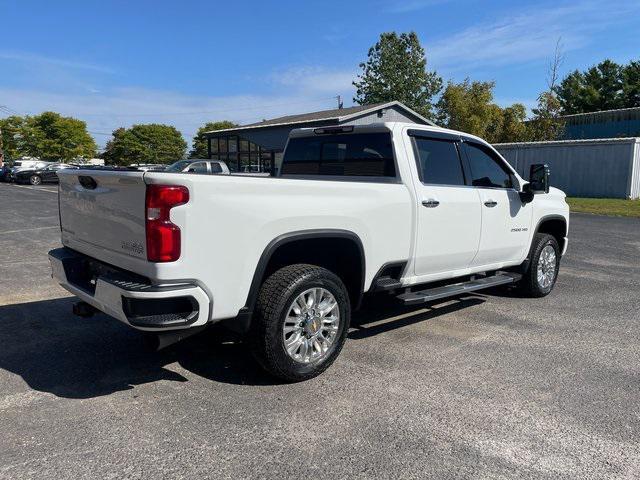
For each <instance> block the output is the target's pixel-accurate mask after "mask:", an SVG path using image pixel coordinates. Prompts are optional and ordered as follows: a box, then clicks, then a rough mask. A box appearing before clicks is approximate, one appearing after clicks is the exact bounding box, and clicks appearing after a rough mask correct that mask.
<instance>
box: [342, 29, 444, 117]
mask: <svg viewBox="0 0 640 480" xmlns="http://www.w3.org/2000/svg"><path fill="white" fill-rule="evenodd" d="M360 68H361V69H362V72H361V73H360V74H359V75H358V78H357V79H356V81H354V82H353V85H354V86H355V87H356V96H355V97H354V98H353V101H354V102H356V103H358V104H360V105H366V104H371V103H379V102H390V101H393V100H398V101H400V102H402V103H404V104H405V105H407V106H408V107H409V108H412V109H413V110H415V111H416V112H418V113H420V114H421V115H424V116H426V117H430V116H431V115H432V110H433V103H432V99H433V97H434V96H435V95H437V94H438V93H439V92H440V90H441V89H442V79H441V78H440V77H439V76H438V75H437V74H436V73H435V72H429V71H427V59H426V57H425V53H424V49H423V48H422V46H421V45H420V41H419V40H418V36H417V35H416V34H415V32H410V33H402V34H400V35H398V34H397V33H395V32H387V33H383V34H381V35H380V40H378V42H377V43H376V44H375V45H374V46H373V47H371V48H370V49H369V53H368V58H367V61H366V62H364V63H361V64H360Z"/></svg>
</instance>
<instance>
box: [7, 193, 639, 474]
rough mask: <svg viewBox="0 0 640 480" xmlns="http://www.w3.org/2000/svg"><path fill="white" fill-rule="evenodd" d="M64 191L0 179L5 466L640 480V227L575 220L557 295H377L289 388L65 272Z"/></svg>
mask: <svg viewBox="0 0 640 480" xmlns="http://www.w3.org/2000/svg"><path fill="white" fill-rule="evenodd" d="M55 192H56V188H55V186H43V187H30V186H25V187H18V186H14V185H7V184H0V254H1V257H0V325H1V327H2V328H1V329H0V433H1V434H0V478H16V479H18V478H19V479H25V478H57V479H63V478H74V479H76V478H95V477H98V478H123V477H128V478H136V477H186V478H198V477H210V478H227V477H228V478H230V477H234V478H238V477H259V478H267V477H269V478H276V477H278V478H282V477H303V476H304V477H306V476H309V477H311V476H313V477H323V478H333V477H340V478H344V477H361V478H427V477H432V478H505V477H508V478H550V477H553V478H639V477H640V221H639V220H637V219H623V218H612V217H598V216H587V215H573V216H572V224H571V231H570V237H571V241H570V246H569V253H568V255H567V256H566V257H565V258H564V259H563V264H562V267H561V272H560V277H559V280H558V284H557V286H556V289H555V290H554V292H553V293H552V294H551V295H550V296H548V297H546V298H544V299H538V300H533V299H524V298H518V297H517V296H514V295H513V294H509V293H508V292H503V291H492V292H489V293H488V294H483V295H474V296H469V297H466V298H463V299H460V300H455V301H449V302H446V303H442V304H439V305H435V306H433V308H429V309H417V310H416V309H406V308H405V309H398V308H397V307H395V306H394V305H392V304H390V303H389V302H388V301H383V300H379V301H376V302H374V303H371V304H369V305H368V306H367V308H366V309H365V310H364V311H363V312H361V313H359V314H358V315H357V317H356V318H355V319H354V323H356V325H355V328H353V329H352V331H351V333H350V340H349V341H348V342H347V344H346V346H345V348H344V350H343V352H342V354H341V356H340V357H339V359H338V360H337V362H336V363H335V364H334V365H333V367H332V368H331V369H330V370H329V371H328V372H326V373H325V374H324V375H322V376H320V377H319V378H316V379H313V380H311V381H308V382H305V383H300V384H294V385H286V384H285V385H283V384H278V383H275V382H274V380H273V379H272V378H270V377H268V376H266V375H265V374H263V373H262V371H261V370H260V369H259V368H258V367H257V366H256V364H255V363H254V362H253V360H252V359H251V358H250V356H249V354H248V352H247V351H246V349H245V346H244V345H243V344H242V342H240V341H238V339H236V338H234V337H232V336H230V335H228V334H225V333H223V332H219V331H217V330H213V331H211V332H206V333H205V334H202V335H200V336H196V337H193V338H191V339H189V340H186V341H184V342H183V343H181V344H178V345H176V346H174V347H171V348H169V349H167V350H165V351H162V352H159V353H149V352H146V351H145V350H144V349H143V340H142V337H141V335H140V334H139V333H137V332H135V331H133V330H131V329H129V328H127V327H126V326H124V325H122V324H120V323H119V322H117V321H116V320H113V319H110V318H108V317H106V316H104V315H98V316H96V317H94V318H91V319H79V318H76V317H73V316H72V315H71V312H70V310H71V303H72V298H71V297H69V295H68V294H67V293H66V292H65V291H64V290H62V289H61V288H60V287H58V286H57V285H56V284H55V283H54V282H53V281H52V279H51V278H50V275H49V264H48V261H47V258H46V253H47V251H48V250H49V249H51V248H53V247H55V246H57V245H59V229H58V214H57V198H56V193H55Z"/></svg>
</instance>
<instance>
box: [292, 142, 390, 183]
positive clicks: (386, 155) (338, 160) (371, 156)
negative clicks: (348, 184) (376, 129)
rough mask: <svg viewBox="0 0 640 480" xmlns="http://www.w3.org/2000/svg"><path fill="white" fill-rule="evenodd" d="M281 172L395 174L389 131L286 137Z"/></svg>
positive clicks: (374, 175)
mask: <svg viewBox="0 0 640 480" xmlns="http://www.w3.org/2000/svg"><path fill="white" fill-rule="evenodd" d="M281 174H282V175H325V176H353V177H358V176H360V177H395V176H396V168H395V162H394V158H393V148H392V145H391V135H390V134H389V133H357V134H351V135H317V136H314V137H301V138H292V139H291V140H289V144H288V146H287V150H286V151H285V155H284V158H283V160H282V167H281Z"/></svg>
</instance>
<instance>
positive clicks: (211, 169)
mask: <svg viewBox="0 0 640 480" xmlns="http://www.w3.org/2000/svg"><path fill="white" fill-rule="evenodd" d="M165 172H174V173H175V172H184V173H199V174H204V175H216V174H217V175H229V174H230V173H231V172H230V171H229V167H228V166H227V164H226V163H224V162H223V161H222V160H208V159H200V158H193V159H189V160H178V161H177V162H175V163H172V164H171V165H169V166H168V167H167V168H166V169H165Z"/></svg>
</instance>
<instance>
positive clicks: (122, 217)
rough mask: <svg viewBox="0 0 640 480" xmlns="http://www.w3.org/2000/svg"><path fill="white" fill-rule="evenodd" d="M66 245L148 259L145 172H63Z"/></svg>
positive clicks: (62, 219)
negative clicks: (77, 244) (94, 248)
mask: <svg viewBox="0 0 640 480" xmlns="http://www.w3.org/2000/svg"><path fill="white" fill-rule="evenodd" d="M58 176H59V178H60V188H59V193H60V196H59V202H60V227H61V229H62V243H63V244H65V243H66V242H67V241H70V240H71V241H74V242H75V243H78V242H79V243H86V244H89V245H91V246H94V247H101V248H104V249H107V250H111V251H114V252H118V253H121V254H126V255H129V256H132V257H137V258H144V259H146V237H145V195H146V185H145V183H144V172H129V171H113V170H66V171H65V170H61V171H59V172H58Z"/></svg>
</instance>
